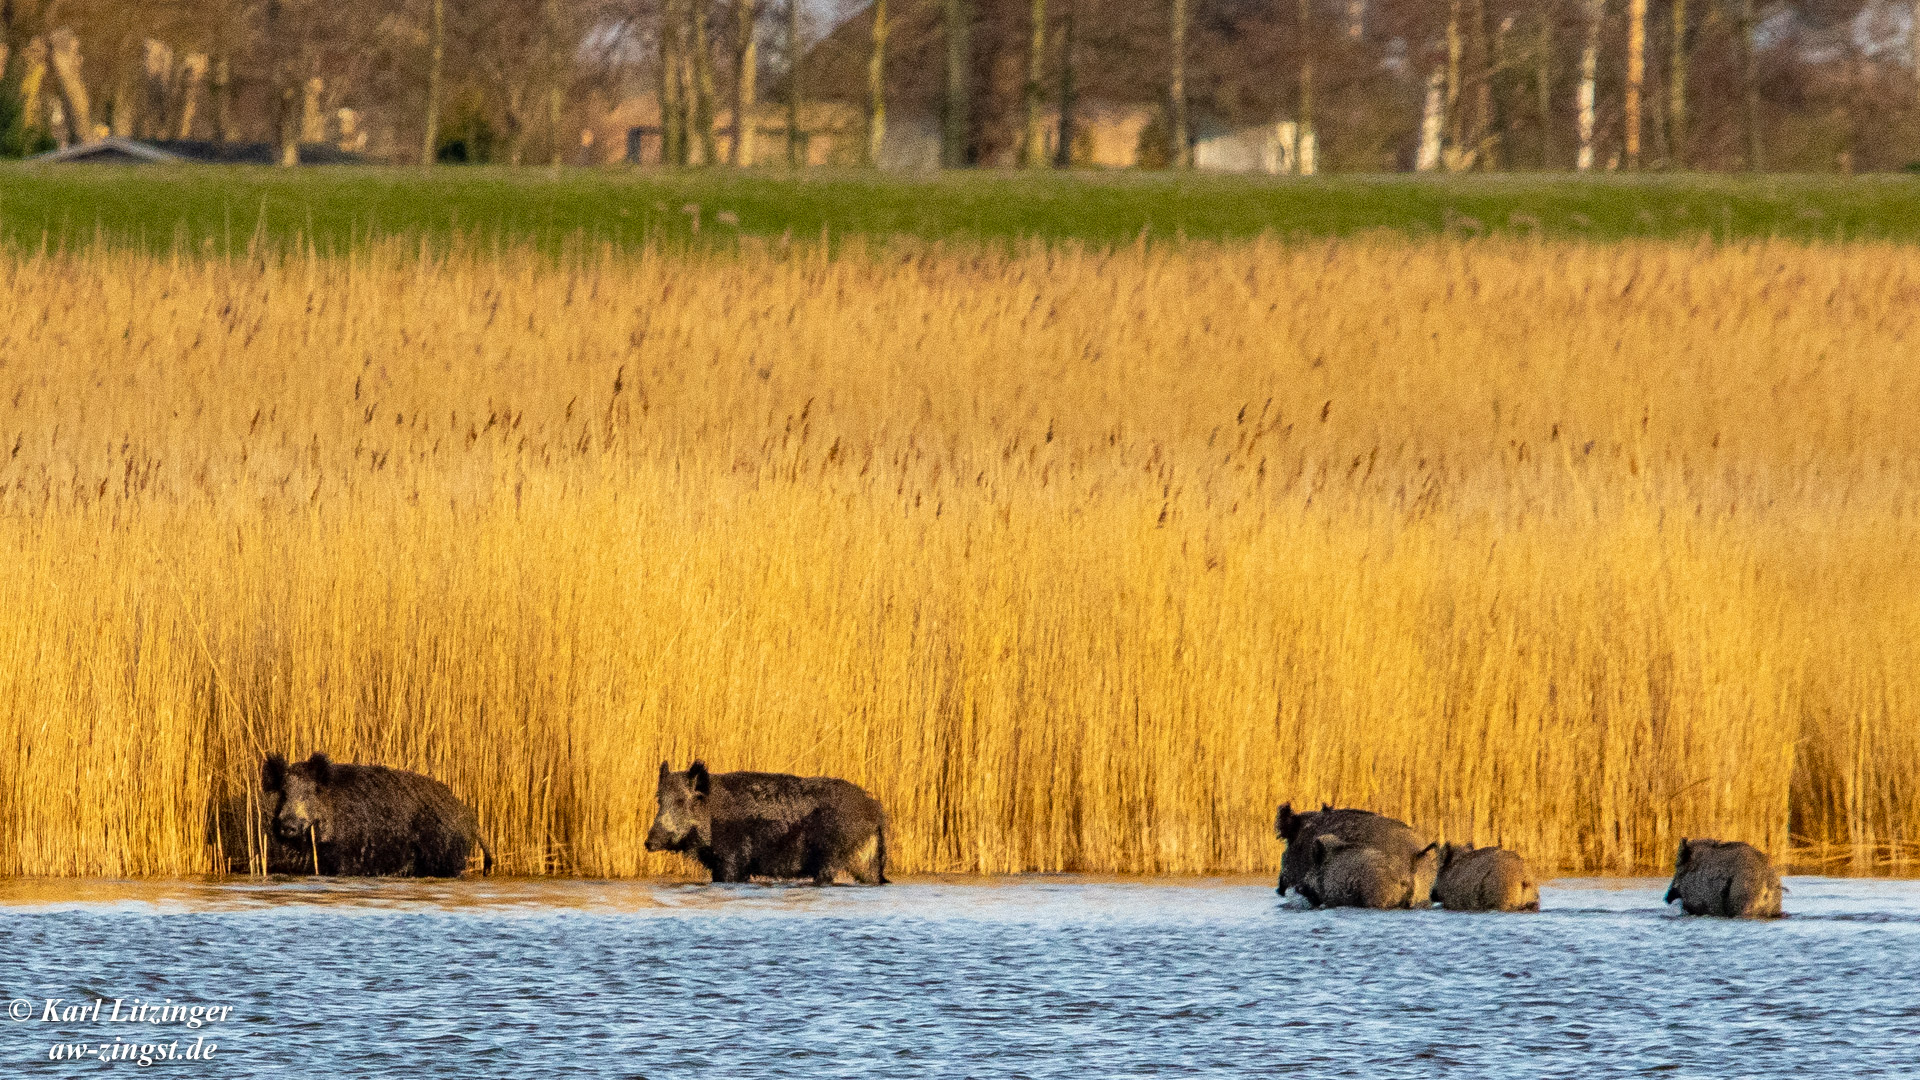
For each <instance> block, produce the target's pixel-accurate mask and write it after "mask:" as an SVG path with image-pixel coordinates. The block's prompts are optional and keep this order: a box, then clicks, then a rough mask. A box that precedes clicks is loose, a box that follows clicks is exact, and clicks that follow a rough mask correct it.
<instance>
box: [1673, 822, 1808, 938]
mask: <svg viewBox="0 0 1920 1080" xmlns="http://www.w3.org/2000/svg"><path fill="white" fill-rule="evenodd" d="M1780 893H1781V889H1780V875H1779V874H1778V873H1776V872H1775V871H1774V869H1773V867H1772V865H1771V864H1769V863H1768V862H1767V857H1766V856H1765V855H1762V854H1761V853H1760V851H1759V849H1758V848H1755V847H1753V846H1752V845H1750V844H1742V843H1740V842H1739V841H1728V840H1684V839H1683V840H1681V841H1680V854H1679V855H1678V856H1677V857H1676V858H1675V859H1674V865H1673V885H1672V886H1670V887H1669V888H1668V889H1667V901H1666V902H1667V903H1669V904H1671V903H1673V902H1674V901H1675V900H1678V901H1680V907H1681V908H1682V909H1683V910H1684V911H1686V913H1687V914H1689V915H1724V916H1726V917H1728V918H1734V919H1777V918H1779V917H1780Z"/></svg>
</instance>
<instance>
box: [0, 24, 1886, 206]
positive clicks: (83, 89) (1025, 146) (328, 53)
mask: <svg viewBox="0 0 1920 1080" xmlns="http://www.w3.org/2000/svg"><path fill="white" fill-rule="evenodd" d="M835 2H836V0H383V2H369V0H0V48H3V49H4V52H5V55H4V77H3V78H0V129H3V130H0V152H12V153H21V152H25V151H28V150H32V149H35V148H38V147H42V146H46V145H50V144H53V143H64V142H72V141H83V140H86V139H90V138H94V137H97V136H98V135H100V134H102V133H111V134H117V135H130V136H141V137H148V138H169V139H201V140H211V141H216V142H248V143H264V144H268V145H270V146H272V147H274V148H275V153H276V155H277V156H279V157H281V158H283V159H286V160H289V161H290V160H291V159H292V157H293V155H294V154H295V152H296V148H297V147H298V146H299V145H300V144H302V143H328V144H333V145H337V146H339V147H342V148H346V149H358V150H361V151H363V152H366V153H368V154H370V155H372V156H376V157H380V158H386V159H391V160H410V161H429V162H431V161H499V162H511V163H529V164H531V163H547V162H554V163H559V162H564V161H576V160H581V161H584V160H595V161H600V160H607V159H609V158H613V157H617V156H619V154H620V152H621V151H622V150H624V147H607V146H604V145H602V146H599V147H597V148H593V147H588V148H585V149H583V148H582V145H581V132H582V131H584V130H587V129H590V128H591V127H592V126H593V122H594V117H595V116H606V115H613V111H614V110H616V109H618V108H620V107H621V106H622V103H623V102H625V103H630V102H633V101H635V100H644V101H646V102H647V103H648V105H647V109H646V110H644V116H643V117H642V119H641V120H640V121H639V122H641V123H644V124H647V125H650V126H649V128H648V130H657V133H658V140H659V142H658V146H659V150H658V155H657V156H658V158H659V159H660V160H663V161H665V162H667V163H671V164H687V165H716V166H718V165H745V164H750V163H753V162H755V161H761V162H765V161H767V160H769V159H773V160H784V161H786V162H788V163H790V164H793V165H799V164H803V163H805V162H807V161H809V160H817V159H819V156H820V155H819V153H818V152H817V148H816V149H813V150H810V147H809V139H810V138H811V137H812V136H813V135H815V134H816V133H817V131H816V129H818V128H819V127H820V125H821V124H822V123H823V121H821V120H820V119H819V117H820V116H823V115H828V114H827V113H824V112H822V111H821V110H823V109H826V108H828V107H832V108H834V109H837V110H838V111H837V112H834V113H832V114H831V115H833V116H840V117H851V118H852V120H851V121H850V122H851V123H852V124H853V125H854V126H855V127H857V128H859V130H858V131H857V132H856V133H855V137H853V138H850V139H843V140H842V144H843V145H842V152H841V154H840V157H839V159H840V160H848V161H861V162H866V163H877V162H880V161H881V160H882V158H883V157H884V153H883V151H884V150H885V148H886V147H887V146H889V145H891V144H890V141H889V140H897V139H899V138H904V137H905V136H906V134H907V133H909V132H911V131H912V130H914V129H915V125H921V126H922V127H924V126H926V125H932V126H933V128H934V129H935V130H934V134H933V135H932V136H931V137H932V138H933V139H935V141H937V153H938V155H939V158H940V159H941V161H942V162H943V163H944V164H947V165H949V166H961V165H972V164H994V165H1007V166H1024V167H1033V168H1040V167H1051V166H1060V165H1070V164H1075V163H1076V162H1079V161H1082V160H1084V158H1085V153H1086V152H1085V151H1084V147H1085V145H1086V144H1087V141H1088V139H1090V138H1091V137H1092V134H1093V133H1096V132H1103V133H1106V134H1109V135H1110V134H1111V132H1113V131H1122V130H1123V129H1124V132H1123V134H1124V133H1125V132H1133V133H1134V134H1133V136H1130V137H1136V142H1137V144H1136V145H1135V146H1134V147H1133V158H1132V160H1134V161H1136V162H1137V163H1139V164H1143V165H1148V166H1161V167H1168V168H1184V167H1190V166H1192V165H1193V164H1195V155H1196V148H1202V147H1204V146H1205V145H1206V141H1207V140H1208V139H1209V138H1212V137H1214V136H1216V135H1218V134H1219V133H1221V132H1233V131H1236V130H1248V129H1262V130H1274V131H1280V132H1284V133H1285V134H1284V137H1285V138H1286V139H1289V140H1291V144H1290V145H1289V146H1288V147H1286V151H1287V156H1286V160H1287V161H1288V162H1290V165H1289V167H1290V168H1294V169H1301V168H1305V167H1309V166H1317V167H1319V168H1323V169H1343V170H1379V169H1396V168H1428V169H1435V170H1449V171H1466V170H1502V169H1573V168H1588V169H1608V168H1617V169H1679V168H1694V169H1728V170H1731V169H1754V168H1793V169H1803V170H1850V169H1885V168H1898V167H1903V166H1905V165H1907V164H1909V163H1911V162H1914V161H1916V160H1920V80H1917V79H1916V77H1915V70H1916V61H1917V60H1920V34H1915V33H1913V32H1912V31H1911V30H1910V25H1911V23H1912V22H1914V21H1915V20H1916V19H1920V0H875V2H872V3H855V2H853V0H837V2H838V3H839V6H838V7H833V6H828V5H832V4H833V3H835ZM621 115H625V114H621ZM738 117H746V118H747V122H745V123H740V122H738V121H737V120H736V119H735V118H738ZM1129 117H1130V118H1131V119H1128V118H1129ZM1128 124H1131V125H1132V127H1127V125H1128ZM1102 125H1105V126H1104V127H1102ZM1276 125H1277V127H1276ZM840 126H841V127H842V128H845V127H846V126H847V125H846V124H844V123H843V124H841V125H840ZM1109 129H1111V131H1109ZM1135 129H1137V132H1136V131H1135ZM841 134H842V135H844V134H845V132H844V131H842V132H841ZM769 137H771V138H773V139H775V140H777V142H776V144H774V145H769V144H768V143H767V142H766V141H764V140H767V139H768V138H769ZM1114 137H1119V136H1114Z"/></svg>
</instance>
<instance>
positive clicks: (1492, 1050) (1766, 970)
mask: <svg viewBox="0 0 1920 1080" xmlns="http://www.w3.org/2000/svg"><path fill="white" fill-rule="evenodd" d="M1787 884H1788V886H1789V888H1790V890H1791V891H1790V892H1789V894H1788V897H1787V910H1788V912H1789V915H1790V917H1789V918H1787V919H1783V920H1780V921H1778V922H1770V923H1751V922H1731V921H1726V920H1714V919H1690V918H1684V917H1681V916H1679V915H1678V914H1677V909H1671V910H1670V909H1666V908H1664V907H1663V906H1662V905H1661V903H1660V897H1661V894H1662V892H1663V891H1664V889H1665V886H1666V882H1665V881H1664V880H1662V881H1652V880H1595V881H1561V882H1557V883H1555V884H1554V885H1552V886H1549V887H1547V888H1544V889H1542V891H1541V903H1542V908H1543V910H1542V911H1541V912H1540V913H1539V914H1537V915H1465V914H1451V913H1446V912H1438V911H1431V912H1427V911H1423V912H1358V911H1304V910H1297V909H1295V908H1292V907H1289V906H1287V905H1285V904H1283V903H1282V902H1281V901H1279V900H1278V898H1276V897H1275V896H1274V895H1273V891H1272V886H1271V883H1270V882H1265V881H1261V882H1254V881H1246V880H1238V881H1201V882H1194V881H1177V882H1176V881H1140V880H1094V879H1084V878H1018V879H998V880H984V881H983V880H980V879H965V880H945V879H921V880H917V881H910V882H905V883H901V884H897V885H894V886H889V887H887V888H883V889H862V888H857V887H837V888H825V889H821V888H813V887H808V886H795V887H778V886H719V887H714V886H702V885H676V884H660V883H632V882H581V881H505V880H486V881H476V880H467V881H457V882H425V883H422V882H405V881H357V882H356V881H308V880H288V881H273V882H255V881H241V882H228V883H179V882H174V883H152V884H148V883H117V882H73V881H7V882H0V999H4V1000H6V1001H7V1002H9V1003H10V1004H12V1007H14V1008H17V1007H18V1005H17V1004H13V1003H17V1002H26V1003H27V1004H28V1005H29V1007H30V1012H31V1014H32V1016H33V1018H32V1019H30V1020H27V1021H24V1022H14V1021H10V1020H5V1019H0V1024H4V1026H0V1073H3V1074H5V1075H9V1076H11V1075H20V1074H26V1075H55V1074H58V1075H77V1074H79V1073H81V1072H87V1071H93V1070H99V1069H102V1068H106V1069H139V1068H141V1066H139V1065H138V1064H137V1063H136V1062H135V1061H117V1060H107V1061H102V1060H99V1058H98V1054H99V1053H100V1052H102V1051H103V1050H104V1052H105V1054H106V1056H107V1057H108V1058H109V1059H112V1058H114V1057H116V1056H117V1055H120V1054H125V1053H130V1052H131V1051H127V1050H122V1049H117V1047H124V1046H127V1045H129V1044H133V1045H136V1046H137V1045H148V1046H162V1047H164V1046H166V1045H167V1044H169V1043H177V1044H178V1045H177V1046H176V1047H175V1048H174V1050H173V1051H172V1052H173V1053H174V1054H175V1058H174V1059H173V1060H166V1059H165V1058H164V1056H162V1057H160V1058H159V1059H157V1060H153V1064H152V1065H151V1067H150V1069H151V1070H152V1071H154V1072H157V1073H161V1074H170V1075H179V1076H202V1075H207V1076H236V1077H239V1076H307V1075H326V1074H340V1075H350V1076H366V1077H412V1076H449V1077H503V1076H530V1075H544V1074H554V1073H561V1072H564V1073H567V1074H570V1075H578V1076H587V1077H653V1078H659V1077H677V1076H755V1077H815V1076H862V1077H921V1076H942V1077H944V1076H954V1077H962V1076H970V1077H1069V1076H1071V1077H1132V1076H1227V1075H1249V1074H1259V1075H1273V1074H1291V1075H1300V1076H1313V1077H1323V1076H1368V1077H1382V1076H1435V1075H1443V1074H1444V1075H1475V1076H1500V1077H1506V1076H1512V1077H1542V1076H1569V1077H1572V1076H1582V1077H1587V1076H1606V1075H1639V1074H1643V1073H1647V1072H1653V1071H1657V1072H1659V1073H1661V1074H1662V1075H1670V1076H1701V1077H1727V1076H1763V1077H1785V1076H1796V1077H1801V1076H1813V1075H1837V1074H1845V1075H1853V1076H1870V1075H1888V1076H1893V1075H1902V1076H1912V1075H1915V1073H1916V1072H1920V882H1889V881H1861V880H1836V879H1824V878H1790V879H1788V881H1787ZM50 998H59V999H63V1006H64V1005H66V1004H73V1003H91V1002H92V1001H94V1000H102V1001H104V1002H105V1003H106V1004H105V1005H104V1006H103V1007H102V1015H103V1018H101V1019H95V1018H93V1017H92V1016H88V1017H86V1018H84V1019H75V1020H72V1021H68V1022H61V1021H59V1020H57V1019H56V1020H53V1021H47V1020H43V1019H42V1017H44V1015H45V1002H46V1000H47V999H50ZM115 999H119V1001H120V1003H121V1009H122V1012H123V1014H128V1013H131V1011H132V1009H133V1007H134V1003H135V1000H136V999H138V1000H139V1001H141V1002H146V1003H149V1004H159V1003H162V1002H168V1001H170V1002H171V1003H173V1004H174V1005H182V1004H206V1005H213V1006H216V1007H218V1006H227V1007H231V1013H230V1015H229V1016H228V1017H227V1018H226V1019H224V1020H222V1021H218V1022H214V1023H202V1025H201V1026H200V1027H198V1028H189V1027H187V1026H186V1025H185V1024H184V1023H181V1022H162V1023H146V1024H141V1023H126V1022H113V1021H111V1020H110V1019H106V1018H104V1017H105V1016H107V1015H109V1014H110V1013H111V1011H112V1008H113V1004H114V1001H115ZM196 1039H198V1040H201V1042H202V1043H203V1044H204V1043H207V1042H211V1043H213V1044H215V1045H216V1046H217V1050H216V1052H215V1053H214V1055H213V1056H212V1057H211V1058H210V1059H204V1058H203V1059H198V1060H185V1059H184V1058H183V1057H181V1055H184V1054H186V1053H187V1052H188V1050H189V1049H190V1048H191V1047H192V1045H193V1043H194V1041H195V1040H196ZM56 1045H59V1046H62V1047H66V1046H80V1047H83V1048H84V1047H86V1046H92V1047H93V1048H94V1050H95V1054H93V1055H88V1056H86V1057H85V1058H84V1059H83V1060H79V1061H66V1060H62V1061H57V1062H56V1061H49V1060H48V1056H49V1053H50V1051H51V1049H52V1048H53V1047H54V1046H56ZM166 1052H167V1051H165V1050H164V1049H163V1050H161V1051H160V1052H159V1053H160V1054H161V1055H164V1054H165V1053H166ZM149 1056H150V1059H152V1057H153V1055H152V1054H151V1053H150V1055H149Z"/></svg>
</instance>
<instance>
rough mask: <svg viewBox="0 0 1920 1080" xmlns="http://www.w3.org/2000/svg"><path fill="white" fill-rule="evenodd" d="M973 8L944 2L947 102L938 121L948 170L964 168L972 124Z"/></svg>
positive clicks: (955, 0)
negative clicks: (939, 121)
mask: <svg viewBox="0 0 1920 1080" xmlns="http://www.w3.org/2000/svg"><path fill="white" fill-rule="evenodd" d="M972 7H973V5H972V4H970V3H969V2H968V0H946V2H945V9H944V13H945V24H946V33H947V98H946V111H945V115H944V116H943V117H942V118H941V139H940V163H941V164H942V165H945V166H946V167H947V168H950V169H957V168H960V167H962V166H964V165H966V164H967V144H968V143H969V142H970V141H971V136H972V120H971V117H969V115H968V111H969V110H968V105H969V104H970V103H969V100H968V99H969V98H970V97H971V96H972V89H973V88H972V83H973V72H972V66H973V10H972Z"/></svg>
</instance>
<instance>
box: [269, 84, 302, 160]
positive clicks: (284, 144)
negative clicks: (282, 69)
mask: <svg viewBox="0 0 1920 1080" xmlns="http://www.w3.org/2000/svg"><path fill="white" fill-rule="evenodd" d="M277 104H278V108H277V109H276V110H275V112H274V118H273V120H274V141H275V143H276V144H277V145H278V147H279V155H278V158H277V163H278V164H279V166H280V167H281V168H283V169H291V168H293V167H294V166H295V165H298V164H300V91H299V90H298V89H297V88H295V87H294V85H293V83H292V82H285V81H283V82H282V84H281V86H280V100H279V102H278V103H277Z"/></svg>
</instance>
